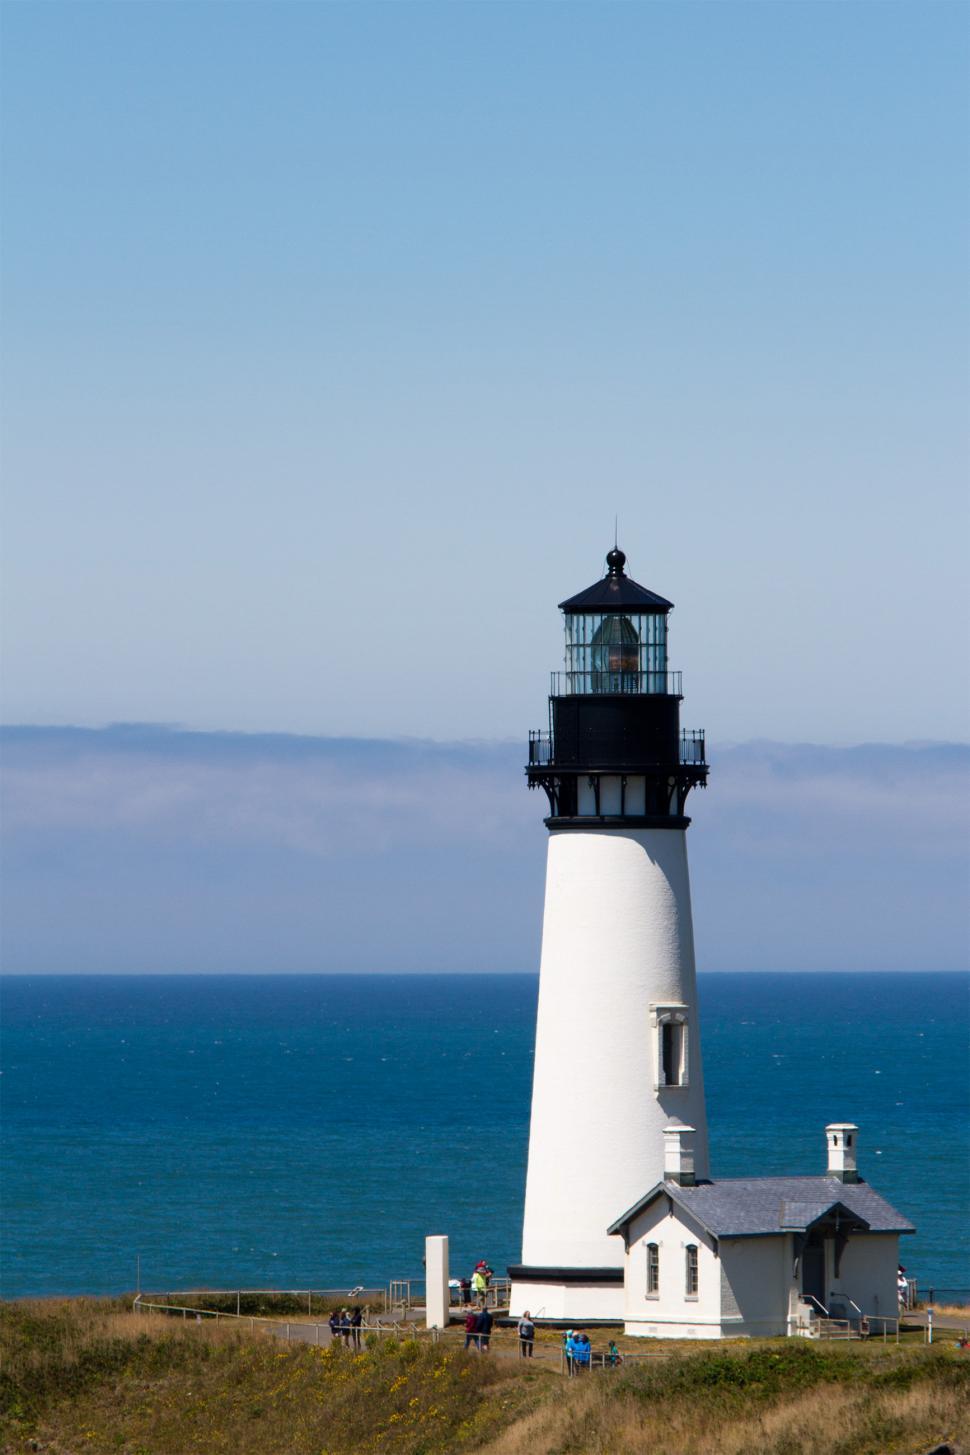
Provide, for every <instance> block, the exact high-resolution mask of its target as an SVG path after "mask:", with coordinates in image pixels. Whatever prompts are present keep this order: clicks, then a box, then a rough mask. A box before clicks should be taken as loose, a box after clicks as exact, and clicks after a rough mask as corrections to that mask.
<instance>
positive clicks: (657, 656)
mask: <svg viewBox="0 0 970 1455" xmlns="http://www.w3.org/2000/svg"><path fill="white" fill-rule="evenodd" d="M564 686H565V690H566V691H567V692H570V693H572V692H580V693H585V692H595V693H603V692H605V693H629V692H659V693H665V692H666V691H667V690H668V688H667V617H666V615H665V614H664V613H663V612H630V613H626V612H596V611H591V612H575V613H573V612H570V613H569V614H568V615H567V616H566V678H565V684H564Z"/></svg>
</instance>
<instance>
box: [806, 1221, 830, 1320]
mask: <svg viewBox="0 0 970 1455" xmlns="http://www.w3.org/2000/svg"><path fill="white" fill-rule="evenodd" d="M802 1294H803V1295H806V1296H811V1297H812V1298H814V1299H817V1300H818V1302H819V1303H820V1304H821V1305H822V1307H823V1308H824V1307H825V1244H824V1242H823V1241H822V1239H821V1238H820V1237H819V1236H818V1235H817V1234H816V1235H815V1237H813V1238H811V1239H810V1240H809V1242H807V1243H806V1244H805V1247H804V1248H803V1250H802Z"/></svg>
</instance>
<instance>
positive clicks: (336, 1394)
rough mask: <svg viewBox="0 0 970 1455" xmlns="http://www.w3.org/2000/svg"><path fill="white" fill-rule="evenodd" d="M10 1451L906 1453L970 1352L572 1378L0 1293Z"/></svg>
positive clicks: (186, 1454)
mask: <svg viewBox="0 0 970 1455" xmlns="http://www.w3.org/2000/svg"><path fill="white" fill-rule="evenodd" d="M0 1342H2V1352H3V1355H4V1358H3V1373H2V1376H0V1392H2V1399H3V1402H2V1406H0V1409H2V1411H3V1412H4V1414H3V1419H4V1423H3V1424H2V1425H0V1450H2V1452H3V1455H27V1452H28V1451H34V1450H38V1449H39V1450H42V1451H44V1452H45V1455H55V1452H56V1455H81V1452H82V1451H83V1452H90V1455H109V1452H110V1455H215V1452H219V1451H228V1452H232V1455H383V1452H387V1455H449V1452H456V1455H460V1452H466V1451H467V1452H472V1451H477V1452H482V1455H634V1452H635V1455H644V1452H650V1455H756V1452H757V1455H761V1452H765V1455H897V1452H899V1455H914V1452H916V1451H918V1450H920V1449H921V1448H922V1449H925V1448H928V1447H929V1446H931V1445H932V1444H933V1443H934V1442H935V1441H938V1440H940V1439H943V1438H944V1437H950V1438H955V1437H956V1438H960V1437H962V1438H963V1439H966V1438H967V1435H968V1432H970V1413H968V1404H970V1354H964V1353H962V1352H960V1351H958V1350H956V1349H955V1348H954V1347H953V1346H952V1345H950V1346H948V1347H940V1348H932V1349H929V1348H925V1347H920V1346H908V1347H907V1346H896V1345H894V1344H889V1345H888V1346H884V1345H882V1344H877V1345H871V1346H861V1345H851V1346H844V1345H842V1346H835V1347H832V1346H822V1347H820V1346H815V1345H808V1344H806V1343H805V1342H804V1341H801V1340H788V1341H786V1340H776V1341H763V1342H761V1343H758V1344H753V1343H752V1344H746V1345H744V1346H741V1345H738V1344H733V1345H731V1346H728V1347H726V1346H724V1345H721V1346H713V1347H712V1346H710V1345H703V1346H699V1345H693V1346H691V1347H690V1348H689V1349H688V1350H686V1351H683V1352H678V1351H676V1350H673V1351H671V1352H670V1353H669V1355H668V1357H666V1358H664V1359H659V1360H656V1361H654V1360H651V1361H649V1362H648V1363H644V1364H641V1365H637V1366H634V1365H632V1364H628V1365H626V1366H625V1367H624V1368H622V1369H620V1370H615V1371H608V1372H604V1373H601V1374H595V1375H594V1374H588V1375H586V1376H585V1377H582V1378H577V1379H574V1380H566V1379H564V1378H562V1377H561V1376H560V1375H559V1374H558V1373H557V1372H556V1366H555V1364H554V1363H553V1362H551V1361H550V1362H546V1361H543V1364H542V1365H538V1361H535V1365H538V1367H535V1365H534V1366H533V1367H530V1366H528V1365H526V1364H522V1363H519V1362H518V1361H515V1360H511V1359H510V1360H505V1359H500V1358H498V1357H496V1356H495V1355H494V1354H493V1355H492V1356H491V1357H489V1358H482V1357H476V1356H474V1355H466V1354H464V1353H463V1352H462V1351H460V1350H456V1349H454V1348H450V1347H449V1348H445V1347H438V1348H434V1347H432V1346H431V1345H430V1344H429V1343H427V1342H422V1341H419V1340H417V1339H414V1338H411V1339H406V1340H404V1341H403V1342H399V1341H397V1340H389V1341H387V1342H385V1343H382V1344H380V1345H379V1346H375V1347H373V1348H371V1349H365V1350H364V1351H362V1352H361V1353H359V1354H355V1353H354V1352H353V1351H352V1350H347V1349H344V1348H342V1347H341V1348H337V1349H334V1350H332V1351H331V1350H320V1349H315V1348H313V1347H311V1346H307V1345H285V1344H281V1343H280V1342H279V1341H278V1340H276V1339H274V1338H272V1337H270V1336H268V1335H266V1334H261V1333H258V1332H257V1333H255V1334H251V1333H250V1332H249V1330H248V1327H246V1326H244V1327H242V1328H240V1327H239V1326H237V1325H233V1324H229V1323H218V1324H217V1323H215V1322H214V1321H213V1322H211V1323H203V1324H196V1323H194V1322H193V1321H187V1322H184V1323H183V1321H182V1320H180V1319H170V1318H166V1317H165V1316H156V1317H154V1318H147V1317H145V1316H144V1315H141V1316H138V1315H133V1314H131V1313H129V1312H126V1311H124V1310H123V1309H122V1308H121V1307H120V1306H119V1305H117V1304H112V1303H110V1302H105V1301H94V1300H78V1301H59V1302H55V1301H52V1302H49V1303H32V1304H16V1305H6V1306H3V1307H0Z"/></svg>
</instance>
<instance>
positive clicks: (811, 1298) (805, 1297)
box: [801, 1293, 832, 1319]
mask: <svg viewBox="0 0 970 1455" xmlns="http://www.w3.org/2000/svg"><path fill="white" fill-rule="evenodd" d="M801 1300H802V1303H808V1302H812V1303H813V1304H814V1305H815V1307H816V1308H817V1309H821V1310H822V1317H823V1318H825V1319H830V1318H831V1317H832V1315H831V1314H830V1313H829V1311H828V1309H827V1308H826V1307H825V1305H824V1303H819V1301H818V1299H817V1298H816V1297H815V1295H814V1293H803V1294H802V1295H801Z"/></svg>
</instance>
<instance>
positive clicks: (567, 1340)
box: [562, 1329, 575, 1376]
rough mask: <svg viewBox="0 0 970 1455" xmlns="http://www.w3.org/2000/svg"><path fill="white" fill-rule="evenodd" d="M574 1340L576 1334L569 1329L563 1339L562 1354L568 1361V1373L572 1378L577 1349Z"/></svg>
mask: <svg viewBox="0 0 970 1455" xmlns="http://www.w3.org/2000/svg"><path fill="white" fill-rule="evenodd" d="M573 1338H574V1334H573V1331H572V1329H567V1330H566V1332H565V1334H563V1338H562V1352H563V1354H564V1355H565V1359H566V1373H567V1374H568V1375H570V1376H571V1375H572V1373H573V1349H574V1347H575V1346H574V1344H573Z"/></svg>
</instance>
